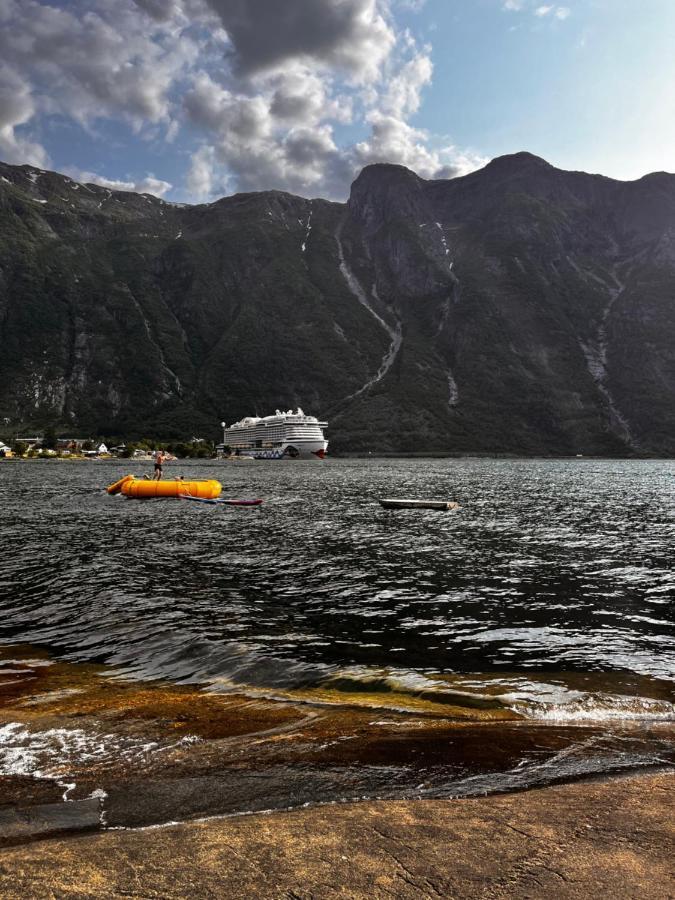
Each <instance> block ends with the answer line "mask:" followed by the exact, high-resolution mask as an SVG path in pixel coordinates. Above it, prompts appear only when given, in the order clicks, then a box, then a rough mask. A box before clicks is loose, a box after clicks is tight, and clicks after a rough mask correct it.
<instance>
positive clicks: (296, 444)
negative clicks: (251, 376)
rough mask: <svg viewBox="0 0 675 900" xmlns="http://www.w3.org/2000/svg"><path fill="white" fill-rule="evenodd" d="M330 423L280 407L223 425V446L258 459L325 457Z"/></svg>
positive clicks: (301, 412)
mask: <svg viewBox="0 0 675 900" xmlns="http://www.w3.org/2000/svg"><path fill="white" fill-rule="evenodd" d="M327 425H328V423H327V422H319V420H318V419H317V418H316V417H315V416H307V415H305V413H304V412H303V411H302V410H301V409H300V408H299V407H298V409H297V410H296V411H295V412H293V410H289V411H288V412H280V411H279V410H276V412H275V413H274V415H273V416H262V417H258V416H248V417H247V418H245V419H242V420H241V421H240V422H235V423H234V425H223V444H222V448H221V449H224V448H225V447H229V448H230V453H233V454H235V455H245V456H253V457H255V458H257V459H323V458H324V456H325V455H326V450H327V448H328V441H327V440H326V439H325V437H324V434H323V429H324V428H326V427H327Z"/></svg>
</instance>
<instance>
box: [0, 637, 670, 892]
mask: <svg viewBox="0 0 675 900" xmlns="http://www.w3.org/2000/svg"><path fill="white" fill-rule="evenodd" d="M0 675H1V676H2V677H1V678H0V897H2V898H3V900H4V898H15V897H16V898H19V897H21V898H27V897H45V896H53V897H59V898H60V897H117V896H131V897H139V898H140V897H215V896H217V897H221V896H222V897H256V898H266V897H270V898H271V897H288V898H322V900H323V898H330V897H350V898H360V897H369V898H370V897H375V898H379V897H389V896H394V897H402V898H408V897H410V898H413V897H435V898H438V897H490V898H493V897H497V898H499V897H518V898H520V897H550V896H552V895H554V894H555V895H556V896H558V897H579V898H581V897H588V896H589V895H590V894H591V893H593V892H594V893H597V892H598V891H599V892H600V896H603V897H604V896H608V895H613V896H614V897H615V898H623V897H626V898H628V897H631V898H633V897H636V898H637V897H640V898H643V897H647V898H651V897H654V898H657V897H658V898H659V900H660V898H663V897H669V896H675V884H674V883H673V863H672V860H673V859H674V858H675V852H674V851H675V846H674V836H675V835H674V824H673V823H674V822H675V816H674V815H673V813H674V812H675V809H674V805H675V803H674V800H675V780H674V779H673V772H674V771H675V769H673V768H672V752H671V751H672V747H673V723H672V722H671V721H663V722H658V721H656V722H652V723H651V724H650V725H648V724H647V723H644V722H642V723H636V724H635V725H634V726H629V725H626V724H624V725H622V726H621V733H620V734H618V735H617V736H616V741H619V745H620V746H621V747H622V748H623V750H624V752H625V753H628V752H629V750H630V748H631V747H635V748H637V749H639V748H640V747H644V740H645V737H646V736H648V735H651V738H650V739H651V740H652V745H651V746H652V747H653V752H654V754H655V755H654V757H653V761H654V763H656V762H657V761H658V760H661V761H663V762H664V763H665V762H666V761H670V762H671V767H670V769H666V768H665V767H664V768H663V770H661V771H659V772H658V773H657V772H656V770H655V769H654V768H651V769H650V770H649V771H650V773H651V774H642V775H640V776H637V775H634V776H632V777H624V778H621V777H615V778H613V779H609V778H608V777H607V776H608V773H609V772H610V771H611V760H612V753H613V752H615V751H614V750H613V749H612V748H614V747H615V746H616V741H615V742H614V743H612V742H611V741H610V743H609V744H608V743H607V741H608V730H607V729H608V726H607V725H604V726H602V727H601V726H600V725H599V724H598V723H595V724H584V725H583V726H582V727H580V726H578V725H576V726H574V725H569V724H568V725H557V726H554V725H551V724H537V723H532V722H528V721H525V720H522V719H521V718H520V717H518V716H516V715H515V714H514V713H513V712H509V711H508V710H506V709H502V708H499V707H495V706H494V704H493V703H492V701H491V699H490V697H489V696H484V697H483V698H482V700H481V703H480V704H477V705H472V706H464V707H460V706H455V705H454V703H453V701H454V699H455V697H456V696H458V695H455V694H454V693H453V692H452V689H451V685H448V686H447V689H446V690H445V691H444V693H443V695H432V696H430V697H427V696H424V695H420V694H412V695H409V696H403V695H398V694H396V693H395V692H393V691H392V692H390V693H389V694H385V695H384V696H383V695H382V694H381V693H380V694H377V693H373V694H370V693H368V692H367V691H364V692H361V693H359V694H358V695H356V694H349V695H348V696H345V695H344V694H342V695H341V694H340V692H339V691H337V689H335V688H333V689H332V690H329V689H328V688H327V687H323V688H321V689H309V688H308V689H306V690H304V691H296V692H294V693H293V694H289V695H288V696H284V695H283V692H277V696H276V697H274V698H272V697H270V696H268V695H267V692H266V691H260V692H257V693H256V692H255V691H253V689H252V688H249V691H248V693H241V692H239V691H237V690H233V687H232V686H229V689H228V690H226V691H225V693H213V692H204V691H203V690H202V689H201V688H199V687H194V686H189V685H182V686H181V685H176V684H172V683H168V682H162V681H145V682H143V681H138V680H135V679H130V678H127V677H125V675H124V673H123V672H121V671H119V670H116V669H114V668H111V667H105V666H99V665H92V664H84V663H76V664H73V663H69V662H65V661H63V660H58V659H54V658H52V657H50V656H49V655H48V654H47V653H45V652H44V651H41V650H39V649H37V648H34V647H17V646H15V647H4V648H3V647H0ZM223 687H225V685H223ZM439 697H442V699H443V701H444V702H439ZM384 703H386V704H387V706H386V707H385V706H383V704H384ZM402 704H407V706H408V707H409V708H407V709H406V710H403V709H402ZM636 742H637V743H636ZM580 748H581V749H580ZM584 748H586V749H584ZM589 748H591V750H592V748H595V750H594V751H592V752H595V757H592V758H591V757H587V756H584V754H588V753H589V752H591V751H589ZM659 748H660V749H659ZM637 749H636V752H637ZM579 753H581V756H579V755H578V754H579ZM656 754H658V755H656ZM635 759H637V757H635ZM593 760H595V762H596V763H597V768H596V769H595V771H597V772H598V773H600V774H602V776H603V778H605V780H604V781H595V782H591V781H588V780H587V781H579V780H577V781H575V783H572V784H566V785H562V786H561V785H558V786H552V787H541V788H540V789H539V790H527V791H523V790H520V792H519V793H503V791H505V790H512V789H518V788H521V789H522V788H525V787H530V786H532V785H533V784H539V785H543V784H546V783H547V780H548V781H551V780H554V781H555V780H558V781H560V780H561V779H562V778H569V779H572V778H576V779H578V778H579V776H580V774H583V773H584V772H586V773H588V771H593V768H592V767H591V769H590V770H589V769H588V765H589V764H592V763H593ZM580 764H583V765H584V766H586V768H581V769H580V768H579V765H580ZM636 764H638V763H634V765H636ZM643 764H644V763H643ZM624 767H625V764H624ZM500 773H501V774H500ZM538 779H539V780H538ZM542 779H543V780H542ZM500 791H502V793H499V792H500ZM483 792H490V793H491V796H480V795H481V794H482V793H483ZM467 794H468V795H469V797H470V798H467V799H459V798H460V797H467ZM373 797H377V798H379V799H377V800H372V799H371V800H366V799H365V798H373ZM336 801H339V802H336ZM359 801H360V802H359Z"/></svg>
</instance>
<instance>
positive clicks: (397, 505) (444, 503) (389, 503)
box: [380, 500, 459, 510]
mask: <svg viewBox="0 0 675 900" xmlns="http://www.w3.org/2000/svg"><path fill="white" fill-rule="evenodd" d="M380 505H381V506H384V508H385V509H443V510H448V509H459V503H455V501H454V500H380Z"/></svg>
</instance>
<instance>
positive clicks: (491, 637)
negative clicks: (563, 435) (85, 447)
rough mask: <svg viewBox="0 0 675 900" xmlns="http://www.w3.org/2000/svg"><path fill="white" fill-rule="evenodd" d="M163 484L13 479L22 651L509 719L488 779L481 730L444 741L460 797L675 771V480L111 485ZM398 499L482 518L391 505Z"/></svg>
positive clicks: (367, 475)
mask: <svg viewBox="0 0 675 900" xmlns="http://www.w3.org/2000/svg"><path fill="white" fill-rule="evenodd" d="M149 468H150V466H149V464H138V463H131V464H130V463H128V462H126V463H123V462H117V461H116V462H92V463H75V462H72V463H67V462H56V461H53V462H52V461H39V462H32V463H24V462H21V463H14V462H7V463H3V464H2V465H0V503H1V508H2V524H1V525H0V527H1V528H2V535H3V540H2V551H1V552H2V563H1V566H0V644H5V645H6V644H11V643H21V644H33V645H38V646H40V647H42V648H46V649H48V650H49V651H50V652H51V653H52V654H54V655H57V656H60V657H62V658H65V659H68V660H71V661H76V662H81V661H96V662H102V663H106V664H110V665H112V666H115V667H117V671H120V672H122V673H124V674H125V675H127V676H130V677H133V678H139V679H154V678H161V679H166V680H168V681H173V682H179V683H183V684H185V683H191V684H196V685H203V686H204V688H205V690H210V691H232V690H237V691H244V692H250V693H251V694H253V695H257V696H265V697H268V698H269V697H279V698H286V699H287V698H292V699H300V700H302V701H304V702H307V703H313V704H338V705H339V704H344V705H345V706H349V705H351V704H353V705H359V704H364V703H366V704H367V705H368V706H369V707H373V708H375V709H376V710H379V717H380V719H382V718H383V717H384V718H386V715H387V712H388V711H389V712H391V711H396V713H397V715H400V713H401V712H403V713H405V711H406V710H408V711H409V712H410V714H411V716H412V717H413V718H414V721H415V722H416V723H417V726H418V725H419V716H420V715H429V714H433V713H434V711H435V713H436V714H438V715H441V714H442V713H443V710H444V709H447V710H448V716H450V717H452V712H451V711H452V710H455V711H456V710H458V709H460V710H461V709H465V710H466V711H467V715H468V716H469V717H470V716H471V715H472V714H474V713H475V714H476V716H477V717H480V723H479V724H480V726H481V727H483V726H484V725H485V724H486V723H488V724H489V723H490V722H492V723H493V725H494V727H493V728H491V730H490V733H489V740H488V743H489V746H490V747H491V748H492V751H493V752H492V756H490V749H489V748H488V749H486V748H485V746H483V749H482V751H481V764H480V765H473V766H472V764H471V761H470V760H468V761H467V754H468V753H469V751H468V750H467V747H469V745H470V744H471V741H473V744H472V746H473V745H476V743H480V742H481V738H477V737H476V735H475V733H474V732H471V735H472V737H471V741H469V739H468V738H467V739H466V740H465V741H464V744H463V745H462V747H461V748H460V747H459V744H458V743H456V744H455V746H454V750H453V748H452V747H450V746H449V745H448V744H447V742H446V743H445V744H443V743H441V742H439V741H435V742H434V741H429V742H427V743H425V744H424V750H423V752H422V755H421V758H420V760H418V765H419V766H421V767H422V768H424V766H425V765H426V766H427V769H428V771H427V775H428V777H427V778H426V780H425V783H426V784H427V785H428V786H429V787H428V790H429V791H430V792H431V793H433V794H434V795H437V796H438V795H440V796H442V795H443V794H444V793H447V794H453V795H455V794H458V793H471V792H476V791H480V792H482V791H485V790H490V789H508V788H511V787H523V786H527V785H528V784H535V783H541V782H543V781H547V780H554V779H556V778H566V777H576V776H578V775H580V774H586V773H589V772H602V771H607V770H611V769H621V768H631V767H635V766H644V765H653V764H658V763H663V762H669V761H672V760H673V748H672V742H671V741H672V734H673V731H672V727H673V723H674V722H675V706H674V705H673V704H674V702H675V633H674V630H673V621H674V615H673V598H674V597H675V571H674V566H673V562H674V552H673V540H674V537H675V478H674V477H673V476H674V475H675V465H674V464H673V463H671V462H667V461H638V460H595V459H575V460H557V461H555V460H481V459H463V460H327V461H326V462H325V463H324V464H318V463H305V462H282V463H265V462H252V463H244V462H242V463H236V464H233V463H226V462H217V461H205V462H199V463H197V462H192V463H183V462H177V463H174V464H172V465H171V466H170V467H168V468H167V474H168V475H169V476H172V475H174V474H185V475H186V477H187V476H189V477H190V478H218V479H220V480H221V481H222V482H223V496H225V497H253V496H258V497H262V498H263V499H264V501H265V502H264V505H263V506H262V507H260V508H257V509H235V508H228V507H216V506H209V505H202V504H198V503H188V502H178V501H175V500H157V501H132V500H127V499H125V498H123V497H121V496H118V497H110V496H108V495H106V494H105V492H104V491H103V488H104V487H105V485H107V484H109V483H111V482H113V481H115V480H117V479H118V478H119V477H121V476H122V475H124V474H126V472H128V471H135V472H136V473H137V474H140V472H142V471H145V470H146V469H149ZM387 496H390V497H429V498H437V499H441V498H442V499H448V500H458V501H459V502H460V504H461V507H462V508H461V510H459V511H458V512H454V513H440V512H436V511H427V510H401V511H389V510H384V509H382V508H381V507H380V506H379V504H378V503H377V498H378V497H387ZM376 717H377V715H376ZM415 717H416V718H415ZM509 717H510V720H509ZM502 720H503V721H502ZM411 721H412V720H411ZM476 721H478V719H477V720H476ZM524 723H525V724H526V725H531V726H532V728H533V729H536V732H537V734H538V735H539V737H538V738H537V741H535V742H534V743H533V742H532V741H531V740H529V739H528V740H525V738H524V737H523V735H524V732H523V731H522V727H523V724H524ZM518 729H520V735H521V736H520V737H518V738H514V734H515V733H516V732H517V731H518ZM563 732H564V734H565V740H564V741H563V742H562V743H561V741H560V740H559V738H560V735H561V734H562V733H563ZM466 734H467V735H468V734H469V732H468V731H467V732H466ZM500 735H503V736H504V742H505V743H504V746H500ZM551 735H557V737H556V738H555V739H551ZM482 740H483V742H484V739H482ZM563 745H564V749H561V748H562V747H563ZM392 747H393V745H392ZM505 748H507V749H508V752H507V750H506V749H505ZM514 748H515V749H514ZM400 752H401V751H400V748H398V749H397V748H393V749H392V758H393V756H395V755H396V753H399V754H400ZM415 752H419V747H418V750H417V751H415ZM453 753H454V757H453ZM385 757H386V753H385ZM460 757H461V759H460ZM380 762H381V763H384V762H386V759H382V760H380ZM398 762H399V763H400V759H399V760H398ZM408 762H409V761H408ZM432 770H433V773H434V775H433V777H432V776H431V775H429V773H430V772H432ZM378 772H379V775H378V776H377V777H378V778H379V779H380V782H381V781H382V777H383V776H382V770H381V769H378ZM410 777H411V778H413V776H410ZM387 779H388V783H389V784H392V783H396V778H394V777H393V776H391V773H390V774H389V775H388V776H387ZM413 780H414V781H418V780H419V768H418V770H417V771H416V772H415V775H414V778H413ZM399 781H400V784H401V785H403V783H404V782H405V783H406V784H407V782H406V779H405V778H399ZM378 784H379V786H378V787H377V791H379V794H380V795H382V793H383V790H382V784H381V783H378ZM359 790H360V791H361V793H364V792H365V793H368V785H367V784H366V785H365V786H363V785H360V786H359ZM402 790H403V787H401V791H402Z"/></svg>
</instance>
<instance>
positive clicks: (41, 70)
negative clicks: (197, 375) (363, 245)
mask: <svg viewBox="0 0 675 900" xmlns="http://www.w3.org/2000/svg"><path fill="white" fill-rule="evenodd" d="M57 4H58V5H57ZM421 5H422V2H421V0H283V2H282V0H115V3H114V4H113V3H110V2H108V0H67V2H66V0H0V60H2V63H1V64H0V155H2V156H4V157H5V158H6V159H9V160H10V161H14V162H31V163H33V164H36V165H40V166H42V167H44V166H46V165H47V164H48V157H47V153H46V151H45V149H44V148H43V147H42V146H41V145H40V144H39V143H36V142H35V140H34V138H33V137H31V134H35V133H37V129H36V128H35V126H37V125H41V124H42V122H43V121H44V117H45V116H57V117H60V118H61V117H62V118H65V119H66V120H70V121H75V122H77V123H78V124H80V125H81V126H82V127H84V128H86V129H88V130H89V132H90V134H91V135H92V137H93V139H94V140H95V139H96V132H97V123H99V122H101V121H106V122H109V123H113V124H114V123H125V124H126V126H127V129H126V130H124V131H123V130H121V129H120V130H119V131H118V134H119V135H120V139H121V140H127V141H131V142H133V141H134V140H137V139H138V138H143V139H144V141H145V147H146V148H147V147H152V148H154V147H157V146H158V145H159V149H160V150H165V151H168V150H169V149H170V150H171V153H172V154H173V155H174V156H175V154H177V153H182V154H184V158H189V160H190V162H189V165H188V168H187V170H186V173H185V186H186V189H187V191H188V192H189V194H190V196H193V197H199V198H200V199H205V198H210V197H213V195H214V194H215V193H217V192H223V191H225V190H228V191H229V190H257V189H263V188H280V189H285V190H290V191H295V192H298V193H311V194H312V195H313V196H327V197H330V198H335V199H343V198H344V197H345V196H346V194H347V192H348V188H349V183H350V181H351V179H352V178H353V177H354V176H355V175H356V174H358V169H359V168H360V167H361V166H362V165H364V164H366V163H367V162H370V161H390V162H395V163H401V164H404V165H408V166H410V167H411V168H415V169H417V170H418V171H419V172H420V174H422V175H424V176H425V177H433V176H434V175H439V174H441V175H444V174H447V173H448V172H449V171H464V170H465V169H466V168H467V166H469V167H470V166H472V165H474V167H475V165H476V164H478V162H479V160H478V159H477V158H475V157H473V156H471V154H466V153H465V154H462V151H461V150H457V149H455V148H452V147H447V148H445V149H444V150H438V149H434V148H433V147H432V146H431V144H432V141H431V138H430V136H429V135H428V134H427V133H426V132H424V131H422V130H420V129H417V128H414V127H413V126H411V125H410V123H409V119H410V117H411V116H412V115H414V114H415V113H416V112H417V111H418V110H419V108H420V105H421V102H422V97H423V92H424V90H425V88H427V87H428V86H429V85H430V84H431V80H432V75H433V65H432V59H431V48H430V47H427V46H423V47H421V46H418V45H417V44H416V42H415V40H414V38H413V37H412V35H411V34H410V33H409V32H408V31H405V30H403V29H402V28H400V27H397V24H396V16H395V13H396V11H397V10H400V9H403V8H406V9H408V10H409V11H410V10H413V9H419V8H421ZM520 5H521V0H505V3H504V8H509V9H511V8H512V9H515V8H520ZM558 9H559V10H563V9H565V7H559V8H558ZM346 124H350V125H351V132H350V135H351V136H350V142H349V143H345V144H341V143H340V140H339V136H340V135H341V134H344V132H341V131H340V126H341V125H346ZM129 129H130V130H131V134H132V136H131V137H129V134H130V131H129ZM39 133H41V134H44V133H45V129H44V128H41V129H40V132H39ZM354 133H357V134H359V137H357V138H355V137H353V135H354ZM133 135H136V137H134V136H133ZM144 152H147V150H146V151H144ZM94 167H95V166H92V168H94ZM84 175H85V176H86V177H88V178H89V179H90V180H92V181H95V182H97V183H99V184H106V185H107V186H109V187H115V188H119V189H123V190H141V191H148V192H151V193H155V194H157V195H158V196H162V195H163V194H165V193H167V192H168V191H169V190H171V185H170V184H169V182H167V181H163V180H161V179H159V178H155V177H154V176H147V177H146V178H143V179H134V178H127V177H121V178H120V179H119V180H116V179H106V178H103V177H102V176H96V175H93V174H92V173H84Z"/></svg>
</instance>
